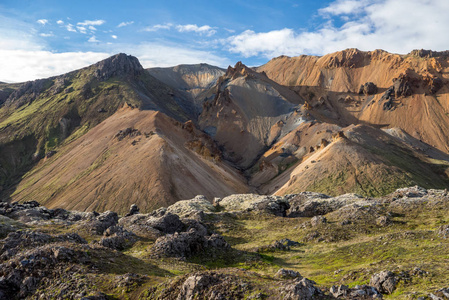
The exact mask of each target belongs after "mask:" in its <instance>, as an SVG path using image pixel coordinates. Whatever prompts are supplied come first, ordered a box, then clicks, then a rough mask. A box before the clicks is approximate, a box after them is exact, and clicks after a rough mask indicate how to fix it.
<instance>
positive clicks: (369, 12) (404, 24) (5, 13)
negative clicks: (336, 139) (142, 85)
mask: <svg viewBox="0 0 449 300" xmlns="http://www.w3.org/2000/svg"><path fill="white" fill-rule="evenodd" d="M447 11H449V1H447V0H432V1H427V0H334V1H332V0H329V1H297V0H296V1H295V0H278V1H263V0H260V1H251V0H247V1H239V0H228V1H215V0H209V1H194V0H191V1H181V0H166V1H163V0H162V1H161V0H159V1H143V0H134V1H124V0H121V1H118V0H114V1H104V0H90V1H84V0H78V1H61V0H58V1H56V0H33V1H22V0H2V1H1V2H0V66H2V67H1V68H0V81H8V82H17V81H24V80H32V79H37V78H42V77H48V76H52V75H57V74H62V73H65V72H68V71H71V70H74V69H77V68H81V67H83V66H86V65H89V64H91V63H95V62H96V61H98V60H101V59H103V58H106V57H108V56H110V55H113V54H115V53H119V52H125V53H127V54H132V55H135V56H137V57H138V58H139V59H140V61H141V63H142V64H143V66H144V67H155V66H173V65H177V64H181V63H199V62H206V63H210V64H213V65H218V66H221V67H226V66H227V65H230V64H231V65H233V64H235V63H236V62H237V61H243V62H244V63H245V64H247V65H250V66H255V65H261V64H264V63H266V62H267V61H268V60H269V59H271V58H273V57H276V56H279V55H289V56H297V55H301V54H313V55H324V54H326V53H330V52H334V51H339V50H343V49H346V48H353V47H354V48H359V49H361V50H374V49H379V48H381V49H384V50H387V51H390V52H395V53H407V52H409V51H411V50H413V49H416V48H419V49H420V48H428V49H433V50H445V49H449V46H448V44H449V35H447V30H448V29H449V21H448V20H449V18H447V17H446V13H447Z"/></svg>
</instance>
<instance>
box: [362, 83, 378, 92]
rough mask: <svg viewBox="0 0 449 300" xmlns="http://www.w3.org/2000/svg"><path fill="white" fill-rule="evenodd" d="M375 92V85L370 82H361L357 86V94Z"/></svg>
mask: <svg viewBox="0 0 449 300" xmlns="http://www.w3.org/2000/svg"><path fill="white" fill-rule="evenodd" d="M376 93H377V86H376V85H375V84H374V83H372V82H367V83H365V84H362V85H361V86H360V88H359V94H364V95H374V94H376Z"/></svg>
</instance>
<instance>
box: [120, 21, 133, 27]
mask: <svg viewBox="0 0 449 300" xmlns="http://www.w3.org/2000/svg"><path fill="white" fill-rule="evenodd" d="M131 24H134V21H130V22H122V23H120V24H118V25H117V27H125V26H129V25H131Z"/></svg>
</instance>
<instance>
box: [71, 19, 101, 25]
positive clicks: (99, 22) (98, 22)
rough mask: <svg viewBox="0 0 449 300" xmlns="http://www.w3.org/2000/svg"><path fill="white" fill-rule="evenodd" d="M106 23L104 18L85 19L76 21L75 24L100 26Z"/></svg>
mask: <svg viewBox="0 0 449 300" xmlns="http://www.w3.org/2000/svg"><path fill="white" fill-rule="evenodd" d="M104 23H106V21H105V20H85V21H84V22H78V23H77V25H81V26H100V25H103V24H104Z"/></svg>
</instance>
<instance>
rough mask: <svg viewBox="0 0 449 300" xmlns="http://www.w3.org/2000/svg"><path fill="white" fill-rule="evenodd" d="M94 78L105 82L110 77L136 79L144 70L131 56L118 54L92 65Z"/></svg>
mask: <svg viewBox="0 0 449 300" xmlns="http://www.w3.org/2000/svg"><path fill="white" fill-rule="evenodd" d="M94 68H95V69H96V70H95V73H94V75H95V77H96V78H97V79H98V80H100V81H106V80H108V79H109V78H111V77H115V76H117V77H136V76H139V75H141V74H142V73H143V72H144V71H145V70H144V68H143V67H142V65H141V64H140V62H139V60H138V59H137V58H136V57H134V56H131V55H126V54H124V53H120V54H117V55H114V56H111V57H109V58H107V59H105V60H102V61H100V62H98V63H96V64H95V65H94Z"/></svg>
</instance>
